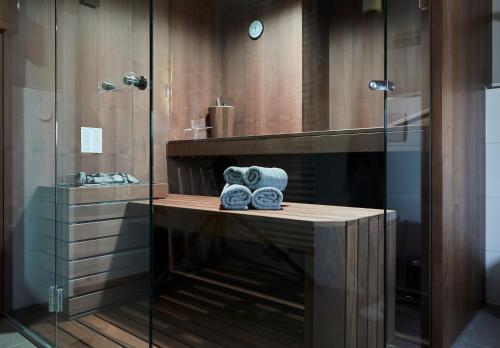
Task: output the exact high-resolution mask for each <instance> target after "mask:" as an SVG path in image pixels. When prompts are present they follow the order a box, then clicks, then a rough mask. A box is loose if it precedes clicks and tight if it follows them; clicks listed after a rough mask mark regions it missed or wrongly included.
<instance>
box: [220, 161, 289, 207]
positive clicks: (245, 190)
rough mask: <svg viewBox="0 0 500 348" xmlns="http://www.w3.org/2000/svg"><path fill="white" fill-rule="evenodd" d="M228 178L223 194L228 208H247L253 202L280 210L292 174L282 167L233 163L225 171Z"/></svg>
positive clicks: (223, 200) (223, 204)
mask: <svg viewBox="0 0 500 348" xmlns="http://www.w3.org/2000/svg"><path fill="white" fill-rule="evenodd" d="M224 180H225V181H226V183H227V184H226V186H224V189H223V190H222V193H221V204H222V207H223V208H224V209H234V210H241V209H247V205H248V204H249V203H250V202H251V203H252V206H253V207H254V208H256V209H265V210H277V209H281V203H282V202H283V193H282V192H281V191H283V190H284V189H285V188H286V186H287V184H288V175H287V174H286V172H285V171H284V170H283V169H280V168H264V167H258V166H252V167H249V168H248V167H235V166H233V167H229V168H227V169H226V170H225V171H224ZM243 185H245V186H246V187H245V186H243ZM233 186H234V187H233ZM250 190H251V191H254V192H253V193H252V192H251V191H250ZM249 197H250V201H249V202H248V203H247V204H246V205H245V203H246V202H247V200H248V198H249Z"/></svg>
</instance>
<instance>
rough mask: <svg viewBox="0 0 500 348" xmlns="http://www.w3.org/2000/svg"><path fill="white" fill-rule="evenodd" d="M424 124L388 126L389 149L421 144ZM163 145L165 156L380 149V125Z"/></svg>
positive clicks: (381, 131)
mask: <svg viewBox="0 0 500 348" xmlns="http://www.w3.org/2000/svg"><path fill="white" fill-rule="evenodd" d="M425 128H426V127H425V126H400V127H393V128H390V129H388V131H387V141H388V146H389V151H419V150H420V149H421V148H422V146H423V144H424V140H425V138H424V134H425ZM166 147H167V158H169V157H184V156H191V157H195V156H230V155H278V154H316V153H348V152H383V151H384V128H359V129H344V130H332V131H319V132H307V133H292V134H276V135H256V136H247V137H231V138H214V139H199V140H176V141H171V142H168V143H167V145H166Z"/></svg>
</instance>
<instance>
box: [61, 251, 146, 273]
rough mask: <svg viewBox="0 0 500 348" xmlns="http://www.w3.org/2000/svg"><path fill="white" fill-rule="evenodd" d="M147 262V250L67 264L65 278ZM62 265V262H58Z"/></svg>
mask: <svg viewBox="0 0 500 348" xmlns="http://www.w3.org/2000/svg"><path fill="white" fill-rule="evenodd" d="M148 262H149V249H147V248H146V249H139V250H131V251H125V252H119V253H115V254H111V255H103V256H98V257H93V258H88V259H82V260H77V261H72V262H69V263H68V266H67V267H68V271H67V277H68V278H69V279H74V278H80V277H84V276H87V275H91V274H96V273H101V272H105V271H110V270H114V269H120V268H125V267H130V266H132V265H135V264H138V265H140V264H145V265H147V263H148ZM58 263H62V262H58Z"/></svg>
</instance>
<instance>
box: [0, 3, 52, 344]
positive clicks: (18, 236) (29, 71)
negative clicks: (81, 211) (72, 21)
mask: <svg viewBox="0 0 500 348" xmlns="http://www.w3.org/2000/svg"><path fill="white" fill-rule="evenodd" d="M13 9H14V10H15V11H14V13H12V14H11V16H12V17H11V19H12V21H13V22H15V23H16V26H15V30H12V31H7V32H5V34H4V39H5V41H4V53H5V61H4V63H5V66H4V73H5V76H4V81H5V86H4V87H5V98H4V100H5V109H4V110H5V123H4V124H5V129H4V134H5V139H4V141H5V144H6V148H5V165H4V170H5V185H4V187H5V224H4V226H5V234H6V237H5V239H4V240H5V249H4V250H5V265H6V268H5V283H4V284H6V285H7V287H6V294H5V295H6V298H5V300H6V312H7V314H8V316H9V318H10V319H11V320H12V322H14V323H15V324H17V325H18V326H19V327H20V328H21V329H24V332H25V333H31V336H32V338H33V339H34V340H37V341H41V340H46V341H54V340H55V336H56V332H55V325H54V323H55V319H56V318H55V314H54V313H48V311H47V304H48V289H49V287H50V286H53V285H54V284H55V258H54V254H55V240H56V239H55V223H54V221H55V220H54V217H55V210H54V209H53V207H54V202H55V195H54V189H53V188H54V185H55V152H54V148H55V125H56V121H55V65H54V57H55V37H54V34H55V8H54V2H53V1H51V0H41V1H28V0H18V1H17V8H13ZM31 330H32V331H31Z"/></svg>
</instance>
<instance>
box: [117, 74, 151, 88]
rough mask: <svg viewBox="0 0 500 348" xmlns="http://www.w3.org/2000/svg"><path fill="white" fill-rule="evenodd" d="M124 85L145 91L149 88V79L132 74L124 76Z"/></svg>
mask: <svg viewBox="0 0 500 348" xmlns="http://www.w3.org/2000/svg"><path fill="white" fill-rule="evenodd" d="M123 84H125V85H127V86H135V87H137V88H139V89H140V90H141V91H143V90H145V89H146V87H147V86H148V79H147V78H145V77H144V76H137V75H136V74H135V73H133V72H130V73H128V74H125V75H123Z"/></svg>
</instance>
